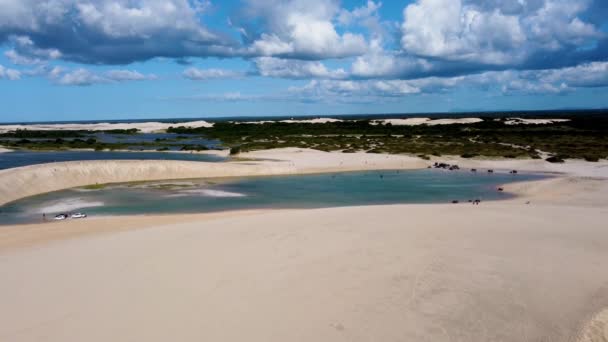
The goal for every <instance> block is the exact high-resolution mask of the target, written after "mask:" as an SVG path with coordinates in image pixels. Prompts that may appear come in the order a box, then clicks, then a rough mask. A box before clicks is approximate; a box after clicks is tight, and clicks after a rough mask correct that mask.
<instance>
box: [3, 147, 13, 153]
mask: <svg viewBox="0 0 608 342" xmlns="http://www.w3.org/2000/svg"><path fill="white" fill-rule="evenodd" d="M12 151H13V150H9V149H8V148H3V147H0V153H6V152H12Z"/></svg>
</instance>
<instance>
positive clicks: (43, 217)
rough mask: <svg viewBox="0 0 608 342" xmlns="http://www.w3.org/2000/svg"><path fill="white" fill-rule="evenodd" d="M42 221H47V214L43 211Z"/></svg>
mask: <svg viewBox="0 0 608 342" xmlns="http://www.w3.org/2000/svg"><path fill="white" fill-rule="evenodd" d="M42 221H43V222H46V214H45V213H42Z"/></svg>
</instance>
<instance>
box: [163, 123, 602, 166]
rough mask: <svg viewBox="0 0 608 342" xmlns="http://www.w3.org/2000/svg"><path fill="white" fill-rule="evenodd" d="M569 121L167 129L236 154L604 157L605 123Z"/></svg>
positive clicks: (222, 125)
mask: <svg viewBox="0 0 608 342" xmlns="http://www.w3.org/2000/svg"><path fill="white" fill-rule="evenodd" d="M560 117H562V118H568V119H570V120H571V121H567V122H558V123H553V124H547V125H506V124H505V123H504V119H501V118H498V119H497V118H495V117H491V118H490V117H487V118H483V119H484V121H483V122H479V123H473V124H455V125H435V126H429V125H419V126H393V125H391V124H385V125H374V124H372V122H370V121H369V120H352V121H343V122H328V123H281V122H268V123H263V124H238V123H231V122H218V123H216V124H215V125H214V126H213V127H210V128H205V127H200V128H186V127H183V126H180V127H171V128H170V129H169V130H168V132H171V133H177V134H203V135H205V136H207V137H210V138H215V139H219V140H221V141H222V142H223V143H224V144H225V145H226V146H228V147H232V148H235V147H238V148H239V151H242V152H247V151H252V150H263V149H270V148H279V147H302V148H313V149H317V150H321V151H342V152H344V153H351V152H357V151H362V152H369V153H404V154H413V155H422V156H430V155H434V156H441V155H458V156H462V157H463V158H473V157H477V156H487V157H502V158H534V159H539V158H541V156H540V153H541V152H545V153H550V154H552V155H556V156H559V158H561V159H565V158H579V159H585V160H588V161H595V160H599V159H604V158H607V157H608V117H606V116H604V115H586V114H577V115H570V116H564V115H562V116H560Z"/></svg>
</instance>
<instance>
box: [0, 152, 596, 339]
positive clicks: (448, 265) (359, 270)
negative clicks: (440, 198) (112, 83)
mask: <svg viewBox="0 0 608 342" xmlns="http://www.w3.org/2000/svg"><path fill="white" fill-rule="evenodd" d="M242 157H243V158H244V160H242V161H235V162H230V163H225V164H222V165H220V164H219V163H208V164H209V165H207V163H205V164H203V163H187V162H167V163H164V162H163V163H156V165H151V164H150V165H147V164H146V163H143V162H136V163H133V164H132V163H130V162H125V163H119V162H116V163H115V164H113V163H107V162H104V163H105V164H108V165H107V166H106V167H105V168H104V167H103V166H102V165H96V164H94V162H86V163H59V164H49V165H43V166H31V167H25V168H21V169H19V170H18V169H15V170H16V171H15V170H13V171H11V170H5V171H2V172H0V194H1V195H2V197H1V198H5V197H6V196H11V191H10V190H11V189H12V193H18V194H16V195H14V194H13V195H12V196H15V197H18V196H24V195H27V194H29V193H34V192H36V191H38V192H42V191H50V190H49V189H51V188H62V187H70V186H76V185H81V184H82V183H86V182H90V181H91V180H93V179H101V180H98V182H100V183H101V182H103V181H126V180H143V179H148V178H150V179H155V177H162V176H163V175H165V177H166V175H167V174H170V175H171V176H172V178H180V177H181V176H183V177H181V178H192V177H211V176H213V175H214V174H222V175H227V173H230V174H234V175H244V174H285V173H307V172H323V171H339V170H356V169H382V168H385V169H391V168H393V169H394V168H403V169H406V168H412V169H414V168H421V167H426V165H428V164H429V163H432V162H433V161H430V162H429V161H422V160H420V159H417V158H413V157H407V156H386V155H370V154H340V153H325V152H318V151H312V150H300V149H283V150H271V151H259V152H254V153H251V154H247V155H243V156H242ZM253 158H260V159H261V160H260V161H255V160H252V159H253ZM445 159H446V158H444V160H445ZM453 160H455V161H456V160H457V161H458V162H459V164H460V165H461V167H463V168H469V167H479V168H481V167H487V168H494V169H496V170H499V169H500V170H509V169H519V170H525V171H536V172H552V173H556V174H557V173H559V176H558V177H555V178H552V179H548V180H543V181H538V182H523V183H514V184H510V185H509V186H508V187H507V189H506V190H507V191H510V192H513V193H516V194H518V195H519V197H516V198H514V199H512V200H508V201H499V202H490V203H482V205H480V206H472V205H469V204H458V205H443V204H431V205H383V206H365V207H345V208H325V209H307V210H256V211H238V212H224V213H213V214H196V215H175V216H162V215H156V216H154V215H151V216H131V217H105V218H95V219H89V220H86V221H71V222H61V223H50V224H33V225H26V226H3V227H1V228H2V229H0V274H1V275H2V276H1V279H2V280H3V281H2V282H0V302H2V303H3V305H2V307H1V308H0V321H2V322H3V324H2V325H0V340H7V341H40V340H45V341H83V340H86V341H109V340H111V341H141V340H146V341H167V340H178V341H201V340H211V341H214V340H215V341H218V340H219V341H242V340H250V341H586V342H591V341H593V342H596V341H606V340H608V325H607V322H608V318H607V317H606V313H605V311H603V310H605V309H606V308H608V272H605V268H606V260H608V229H606V224H605V222H606V221H607V219H608V200H607V199H608V185H607V183H608V182H607V181H606V178H608V174H607V173H608V167H607V165H608V164H607V163H606V162H605V161H602V162H600V163H586V162H582V161H580V162H579V161H568V162H567V163H565V164H550V163H547V162H544V161H538V160H499V161H493V160H458V159H457V158H454V159H453ZM191 164H196V165H198V166H195V165H191ZM211 164H215V165H216V166H213V165H211ZM138 165H139V166H138ZM121 170H122V171H121ZM462 172H464V171H462ZM34 175H38V176H37V177H35V176H34ZM103 177H106V178H103ZM112 177H114V178H112ZM6 179H8V180H6ZM51 179H52V180H53V182H49V181H48V180H51ZM3 180H4V181H3ZM40 180H45V182H42V181H40ZM15 182H23V183H20V184H22V185H23V186H22V187H26V186H25V185H26V184H36V186H35V187H32V188H36V187H37V188H36V189H34V190H18V191H15V189H21V188H22V187H16V186H15V184H16V183H15ZM26 182H27V183H26ZM48 183H53V184H51V185H48V186H47V185H44V184H48ZM76 183H78V184H76ZM29 187H30V186H28V187H27V188H29ZM28 191H29V192H28ZM526 202H530V204H526Z"/></svg>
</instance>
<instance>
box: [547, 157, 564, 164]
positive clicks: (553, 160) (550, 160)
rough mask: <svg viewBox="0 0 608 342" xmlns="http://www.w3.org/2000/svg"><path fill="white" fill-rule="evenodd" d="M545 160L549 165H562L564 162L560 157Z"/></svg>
mask: <svg viewBox="0 0 608 342" xmlns="http://www.w3.org/2000/svg"><path fill="white" fill-rule="evenodd" d="M545 160H546V161H548V162H549V163H563V162H564V160H563V159H562V158H561V157H560V156H552V157H549V158H547V159H545Z"/></svg>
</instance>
